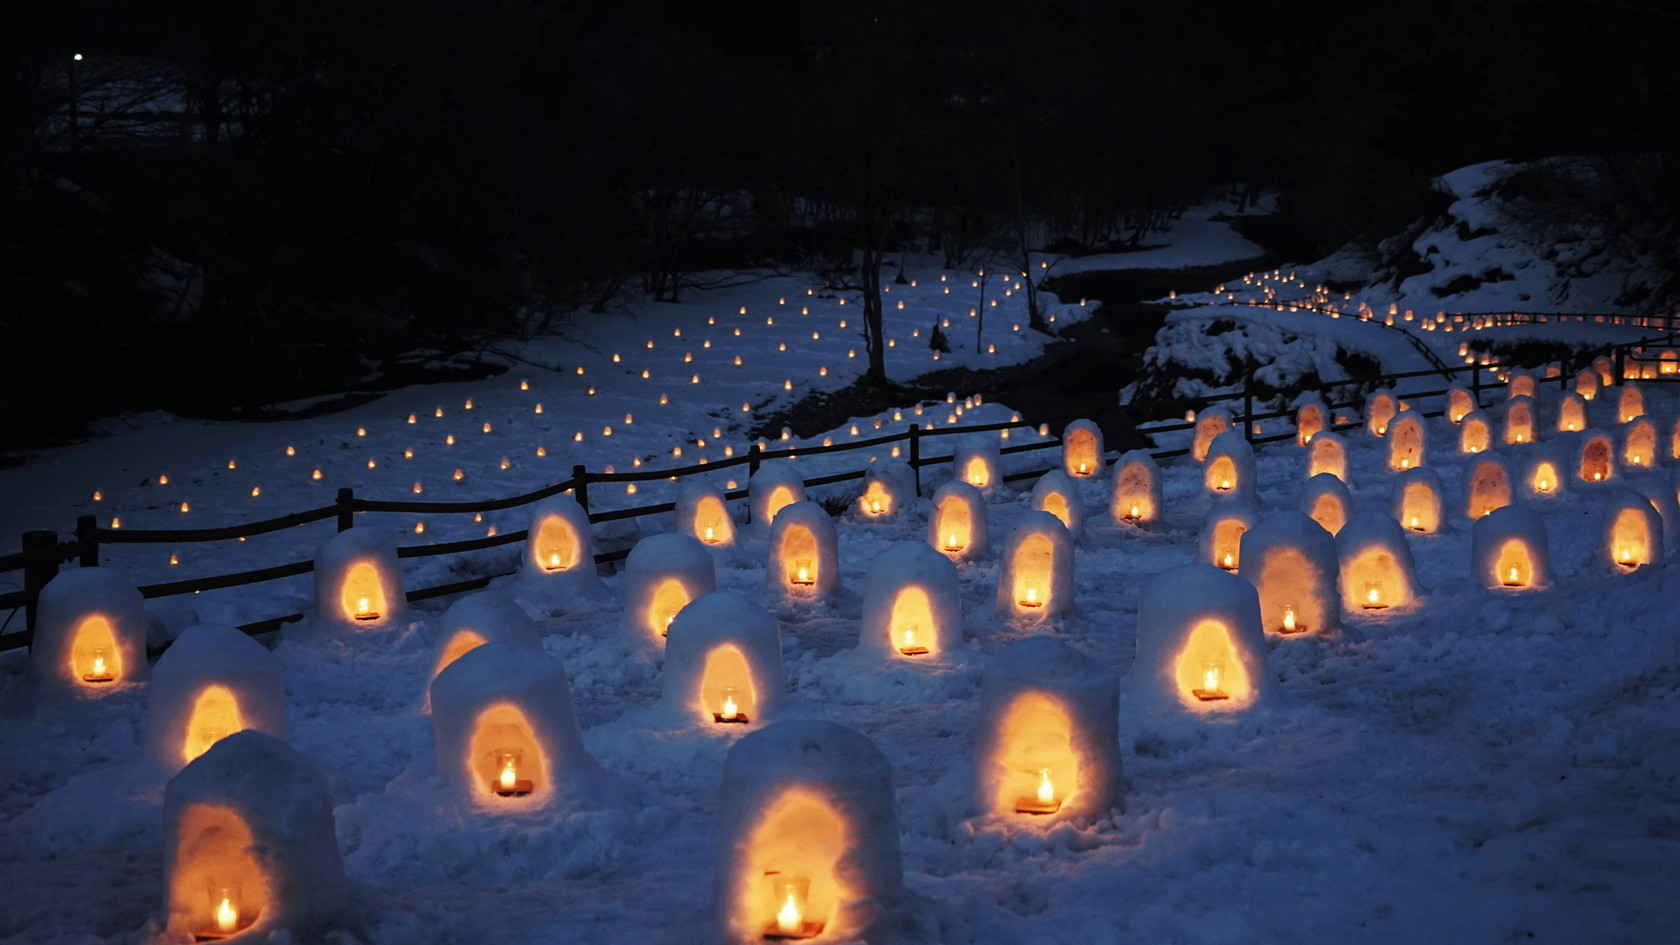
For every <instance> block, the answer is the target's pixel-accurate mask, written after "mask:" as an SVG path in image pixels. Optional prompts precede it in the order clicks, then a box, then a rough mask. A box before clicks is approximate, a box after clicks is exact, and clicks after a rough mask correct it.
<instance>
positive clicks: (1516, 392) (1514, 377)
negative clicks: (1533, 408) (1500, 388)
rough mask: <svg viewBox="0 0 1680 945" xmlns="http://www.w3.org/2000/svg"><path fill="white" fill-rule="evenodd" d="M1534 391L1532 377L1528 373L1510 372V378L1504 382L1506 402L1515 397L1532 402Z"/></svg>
mask: <svg viewBox="0 0 1680 945" xmlns="http://www.w3.org/2000/svg"><path fill="white" fill-rule="evenodd" d="M1534 390H1535V385H1534V375H1532V374H1530V373H1528V372H1527V371H1512V372H1511V374H1510V376H1509V377H1507V378H1506V380H1505V399H1506V400H1512V399H1515V398H1517V397H1527V398H1529V399H1531V400H1532V399H1533V398H1534Z"/></svg>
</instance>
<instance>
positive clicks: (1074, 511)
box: [1030, 469, 1085, 542]
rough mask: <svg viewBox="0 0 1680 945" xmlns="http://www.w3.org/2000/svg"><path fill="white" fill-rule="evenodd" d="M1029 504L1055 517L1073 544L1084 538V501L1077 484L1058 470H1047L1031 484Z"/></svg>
mask: <svg viewBox="0 0 1680 945" xmlns="http://www.w3.org/2000/svg"><path fill="white" fill-rule="evenodd" d="M1030 504H1031V506H1032V507H1033V508H1034V509H1037V510H1038V511H1040V512H1049V513H1050V514H1051V515H1054V516H1056V518H1057V519H1059V520H1060V521H1061V523H1062V525H1063V527H1065V528H1066V529H1067V530H1068V537H1069V538H1071V539H1073V540H1074V541H1075V542H1077V541H1079V540H1080V539H1081V538H1084V537H1085V500H1083V499H1081V498H1080V496H1079V483H1077V482H1075V481H1074V480H1073V477H1072V476H1069V475H1068V474H1067V473H1065V472H1062V471H1061V470H1060V469H1051V470H1047V471H1046V472H1045V473H1044V475H1042V476H1039V477H1038V482H1036V483H1034V484H1033V490H1032V498H1031V500H1030Z"/></svg>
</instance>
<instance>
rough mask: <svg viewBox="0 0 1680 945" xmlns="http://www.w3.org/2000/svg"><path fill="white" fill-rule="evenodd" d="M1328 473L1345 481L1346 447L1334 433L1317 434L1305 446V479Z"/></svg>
mask: <svg viewBox="0 0 1680 945" xmlns="http://www.w3.org/2000/svg"><path fill="white" fill-rule="evenodd" d="M1319 473H1329V474H1330V475H1332V476H1335V477H1336V478H1337V479H1342V480H1346V479H1347V445H1346V444H1344V443H1343V442H1342V438H1341V437H1340V436H1337V435H1336V434H1334V433H1319V434H1316V435H1314V436H1313V438H1312V440H1311V441H1310V442H1308V444H1307V478H1308V479H1311V478H1312V477H1314V476H1316V475H1318V474H1319Z"/></svg>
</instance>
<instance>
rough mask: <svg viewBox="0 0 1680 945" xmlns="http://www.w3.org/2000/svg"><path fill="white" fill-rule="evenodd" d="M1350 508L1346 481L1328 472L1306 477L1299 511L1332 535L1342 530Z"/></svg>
mask: <svg viewBox="0 0 1680 945" xmlns="http://www.w3.org/2000/svg"><path fill="white" fill-rule="evenodd" d="M1352 509H1353V497H1352V496H1351V495H1349V494H1348V488H1347V483H1345V482H1343V481H1342V480H1340V479H1338V478H1336V477H1335V476H1332V475H1330V474H1329V473H1319V474H1318V475H1316V476H1314V477H1312V478H1311V479H1308V480H1307V487H1306V488H1305V489H1303V490H1302V491H1301V511H1303V512H1305V513H1307V514H1308V515H1310V516H1312V520H1313V521H1315V522H1317V523H1318V524H1319V525H1320V526H1322V527H1323V528H1324V530H1325V531H1327V532H1329V533H1330V534H1332V535H1334V534H1336V533H1337V532H1339V531H1341V530H1342V525H1343V524H1345V523H1346V522H1347V518H1348V514H1349V513H1350V512H1351V510H1352Z"/></svg>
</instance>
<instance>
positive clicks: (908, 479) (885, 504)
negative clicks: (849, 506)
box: [856, 460, 916, 522]
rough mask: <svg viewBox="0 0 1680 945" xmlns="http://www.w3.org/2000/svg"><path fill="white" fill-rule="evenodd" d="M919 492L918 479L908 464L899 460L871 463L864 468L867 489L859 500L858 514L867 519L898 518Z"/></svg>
mask: <svg viewBox="0 0 1680 945" xmlns="http://www.w3.org/2000/svg"><path fill="white" fill-rule="evenodd" d="M915 496H916V486H915V481H914V479H913V478H912V475H911V472H910V467H909V465H908V464H906V463H903V462H900V461H898V460H886V461H883V462H878V463H870V464H869V465H868V466H866V467H864V470H863V493H862V494H861V495H859V496H858V500H857V506H856V509H857V518H858V519H859V520H860V521H864V522H887V521H891V520H893V519H896V518H898V515H899V513H900V512H902V511H904V507H905V505H906V503H908V502H909V501H910V500H911V499H913V498H915Z"/></svg>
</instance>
